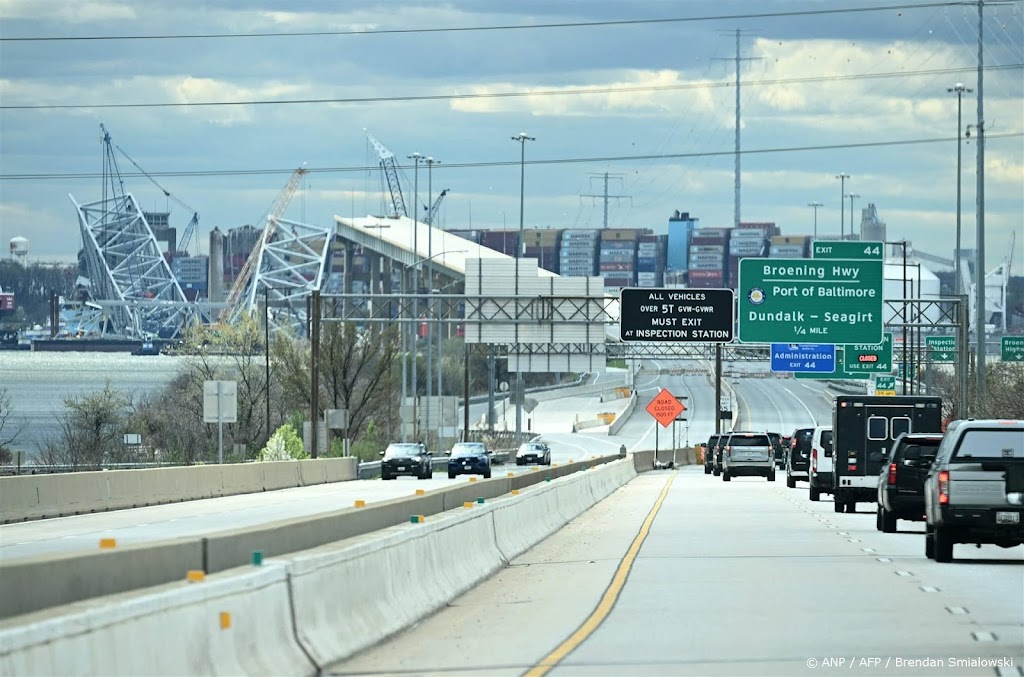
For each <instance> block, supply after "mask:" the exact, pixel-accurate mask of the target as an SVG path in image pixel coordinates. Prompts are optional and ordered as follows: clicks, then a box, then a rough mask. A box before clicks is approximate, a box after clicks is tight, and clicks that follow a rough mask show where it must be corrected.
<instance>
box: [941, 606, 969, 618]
mask: <svg viewBox="0 0 1024 677" xmlns="http://www.w3.org/2000/svg"><path fill="white" fill-rule="evenodd" d="M946 611H948V612H949V613H951V614H953V615H954V616H964V615H966V614H967V613H969V612H968V611H967V609H966V608H965V607H962V606H947V607H946Z"/></svg>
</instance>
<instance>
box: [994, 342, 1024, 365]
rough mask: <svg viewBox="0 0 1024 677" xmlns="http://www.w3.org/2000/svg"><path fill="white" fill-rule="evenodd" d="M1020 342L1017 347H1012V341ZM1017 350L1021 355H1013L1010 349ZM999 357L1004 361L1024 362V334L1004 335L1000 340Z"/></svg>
mask: <svg viewBox="0 0 1024 677" xmlns="http://www.w3.org/2000/svg"><path fill="white" fill-rule="evenodd" d="M1012 342H1019V343H1018V344H1017V346H1016V347H1015V348H1011V347H1010V343H1012ZM1011 350H1015V351H1017V352H1019V354H1020V357H1013V356H1011V355H1010V351H1011ZM999 359H1001V360H1002V361H1003V362H1024V336H1004V337H1003V338H1001V339H1000V340H999Z"/></svg>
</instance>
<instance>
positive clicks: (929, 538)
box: [924, 524, 935, 559]
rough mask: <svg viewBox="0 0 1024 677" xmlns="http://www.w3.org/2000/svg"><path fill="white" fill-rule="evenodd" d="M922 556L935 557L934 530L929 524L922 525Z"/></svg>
mask: <svg viewBox="0 0 1024 677" xmlns="http://www.w3.org/2000/svg"><path fill="white" fill-rule="evenodd" d="M924 556H925V557H927V558H928V559H935V532H934V530H933V529H932V528H931V526H930V525H928V524H926V525H924Z"/></svg>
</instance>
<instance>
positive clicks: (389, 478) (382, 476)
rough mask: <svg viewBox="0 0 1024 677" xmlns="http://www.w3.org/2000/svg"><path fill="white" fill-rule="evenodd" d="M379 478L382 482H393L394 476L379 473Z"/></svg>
mask: <svg viewBox="0 0 1024 677" xmlns="http://www.w3.org/2000/svg"><path fill="white" fill-rule="evenodd" d="M380 478H381V479H382V480H393V479H395V476H394V475H387V474H385V473H381V474H380Z"/></svg>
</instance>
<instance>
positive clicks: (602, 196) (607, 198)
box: [580, 172, 633, 229]
mask: <svg viewBox="0 0 1024 677" xmlns="http://www.w3.org/2000/svg"><path fill="white" fill-rule="evenodd" d="M594 179H603V180H604V192H603V193H601V194H599V195H598V194H594V193H586V194H584V195H580V197H581V198H582V197H589V198H594V199H598V198H600V199H601V200H603V201H604V225H603V226H602V227H603V228H605V229H607V228H608V203H609V202H610V201H611V200H615V201H616V202H617V201H618V200H621V199H626V200H629V203H630V205H632V204H633V197H632V196H631V195H609V193H608V181H609V180H610V179H617V180H619V181H622V174H609V173H608V172H605V173H603V174H591V175H590V180H591V181H593V180H594Z"/></svg>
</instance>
